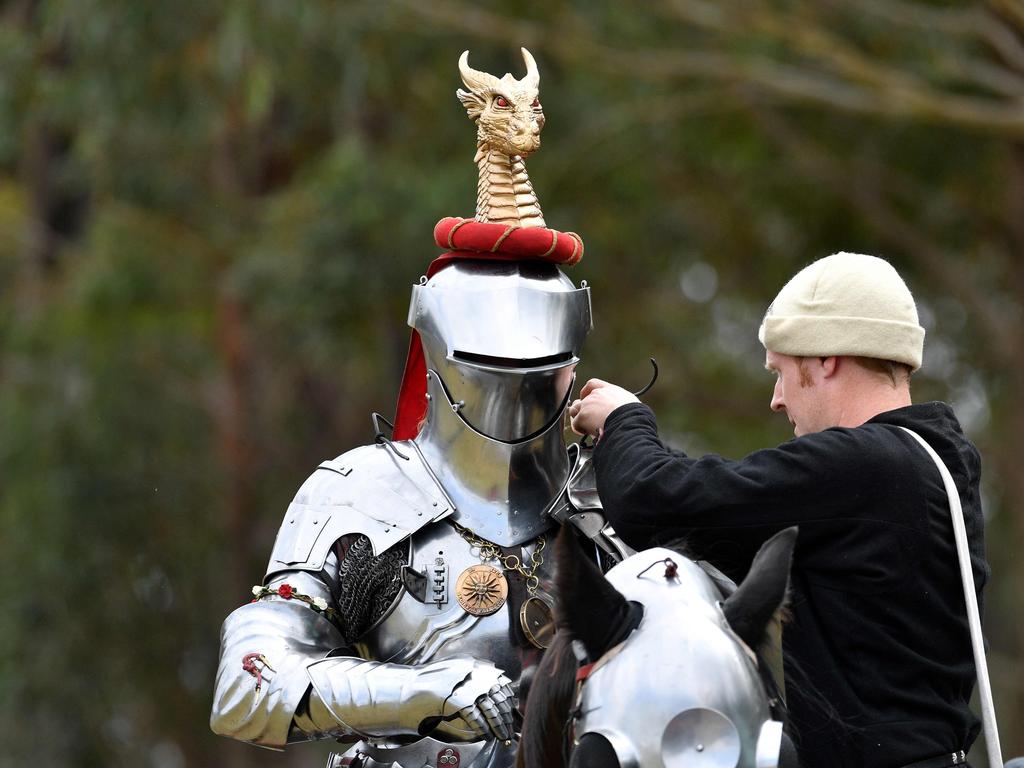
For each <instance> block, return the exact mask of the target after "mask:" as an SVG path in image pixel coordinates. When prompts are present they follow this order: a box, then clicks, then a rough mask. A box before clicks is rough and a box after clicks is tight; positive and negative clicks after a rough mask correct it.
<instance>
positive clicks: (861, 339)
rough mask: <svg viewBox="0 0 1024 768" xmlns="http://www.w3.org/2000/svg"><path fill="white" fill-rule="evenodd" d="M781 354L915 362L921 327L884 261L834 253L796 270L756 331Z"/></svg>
mask: <svg viewBox="0 0 1024 768" xmlns="http://www.w3.org/2000/svg"><path fill="white" fill-rule="evenodd" d="M757 337H758V338H759V339H760V340H761V343H762V344H763V345H764V347H765V349H768V350H771V351H773V352H778V353H780V354H783V355H794V356H803V357H812V356H813V357H824V356H831V355H857V356H861V357H874V358H878V359H880V360H893V361H895V362H898V363H906V364H907V365H909V366H910V367H911V369H912V370H915V371H916V370H917V369H918V368H920V367H921V355H922V353H923V351H924V328H922V327H921V325H920V323H919V322H918V319H917V306H916V305H915V304H914V297H913V296H911V295H910V290H909V289H908V288H907V285H906V283H904V282H903V279H902V278H901V277H900V276H899V274H898V273H897V272H896V270H895V269H893V267H892V265H891V264H889V262H887V261H884V260H883V259H879V258H876V257H874V256H865V255H863V254H860V253H834V254H832V255H831V256H826V257H825V258H824V259H819V260H818V261H815V262H814V263H812V264H810V265H809V266H807V267H805V268H804V269H802V270H801V271H800V272H798V273H797V274H796V276H794V277H793V279H792V280H790V281H789V282H788V283H786V285H785V286H784V287H783V289H782V290H781V291H779V295H778V296H776V297H775V301H773V302H772V304H771V306H770V307H768V312H767V313H766V314H765V316H764V320H763V321H762V322H761V328H760V330H759V331H758V333H757Z"/></svg>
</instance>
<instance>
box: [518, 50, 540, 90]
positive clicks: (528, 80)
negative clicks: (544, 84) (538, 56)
mask: <svg viewBox="0 0 1024 768" xmlns="http://www.w3.org/2000/svg"><path fill="white" fill-rule="evenodd" d="M519 50H520V51H522V52H523V61H525V62H526V76H525V77H524V78H523V79H522V80H520V81H519V82H521V83H523V84H524V85H529V86H530V87H531V88H537V87H539V86H540V72H539V71H538V70H537V62H536V61H534V60H533V54H531V53H530V52H529V51H528V50H526V49H525V48H520V49H519Z"/></svg>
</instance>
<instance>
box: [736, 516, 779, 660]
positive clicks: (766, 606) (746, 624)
mask: <svg viewBox="0 0 1024 768" xmlns="http://www.w3.org/2000/svg"><path fill="white" fill-rule="evenodd" d="M796 537H797V529H796V527H795V526H794V527H792V528H786V529H785V530H784V531H780V532H779V533H777V534H775V535H774V536H772V537H771V538H770V539H768V541H766V542H765V543H764V544H762V545H761V549H759V550H758V551H757V554H756V555H754V562H753V563H752V564H751V566H750V572H749V573H747V578H745V579H744V580H743V583H742V584H740V586H739V588H738V589H737V590H736V591H735V592H733V593H732V594H731V595H729V597H728V599H726V601H725V603H724V604H723V605H722V612H723V613H725V618H726V621H728V622H729V626H730V627H732V630H733V632H735V633H736V634H737V635H739V637H740V639H742V640H743V642H745V643H746V644H747V645H749V646H750V647H751V648H754V649H756V648H757V647H758V646H760V645H761V644H762V643H763V642H764V640H765V633H766V631H767V629H768V623H769V622H770V621H771V620H772V619H773V618H774V617H775V615H776V614H777V613H778V611H779V610H781V609H782V607H783V605H784V604H785V601H786V587H787V586H788V585H789V566H790V564H791V563H792V561H793V547H794V546H795V545H796Z"/></svg>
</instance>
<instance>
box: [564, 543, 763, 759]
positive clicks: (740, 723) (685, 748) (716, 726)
mask: <svg viewBox="0 0 1024 768" xmlns="http://www.w3.org/2000/svg"><path fill="white" fill-rule="evenodd" d="M666 561H671V562H672V563H674V564H675V572H674V575H670V573H671V572H669V573H667V572H666V567H665V563H666ZM607 578H608V580H609V581H610V582H611V583H612V585H613V586H614V587H615V588H616V589H617V590H618V591H619V592H621V593H622V594H623V595H624V596H625V597H626V599H627V600H630V601H635V602H637V603H640V604H641V605H642V606H643V607H644V614H643V619H642V620H641V622H640V625H639V626H638V627H637V628H636V629H635V630H634V631H633V632H632V634H630V635H629V636H628V637H627V638H626V640H625V641H623V643H621V644H620V645H618V646H615V647H614V648H612V649H611V650H610V651H609V652H608V653H606V654H605V656H604V657H602V658H601V659H600V660H598V661H597V662H596V664H595V666H594V668H593V671H592V672H591V673H590V675H589V676H588V677H587V679H586V682H585V684H584V685H583V687H582V689H581V694H580V700H579V702H578V704H579V712H580V715H579V717H578V719H577V721H576V724H575V736H576V738H577V739H580V738H582V737H583V736H584V735H586V734H588V733H595V734H600V735H601V736H603V737H604V738H605V739H607V740H608V742H609V743H610V744H611V745H612V748H613V749H614V750H615V753H616V755H617V756H618V758H619V763H620V765H621V766H622V768H661V767H662V766H664V768H683V767H684V766H685V768H701V767H703V766H706V767H707V768H712V767H714V768H726V767H728V768H774V767H775V766H776V765H777V764H778V757H779V748H780V744H781V739H782V724H781V723H779V722H777V721H774V720H772V719H771V714H770V711H769V702H768V697H767V695H766V694H765V690H764V687H763V684H762V682H761V679H760V677H759V675H758V671H757V659H756V657H755V655H754V653H753V651H751V650H750V649H749V648H748V647H747V646H745V645H744V644H743V641H742V640H740V639H739V637H737V636H736V635H735V633H733V631H732V629H731V628H730V627H729V624H728V622H727V621H726V619H725V616H724V614H723V613H722V610H721V607H720V605H721V603H720V601H721V600H722V597H723V596H722V594H721V592H720V591H719V589H718V587H717V586H716V585H715V582H714V581H713V580H712V579H711V578H710V577H709V575H708V574H707V573H706V571H705V570H704V569H703V568H701V567H700V566H698V565H697V564H696V563H693V562H691V561H690V560H687V559H685V558H683V557H680V556H679V555H678V554H677V553H675V552H672V551H670V550H667V549H649V550H645V551H643V552H641V553H639V554H636V555H633V556H632V557H630V558H628V559H626V560H624V561H623V562H621V563H619V564H618V565H616V566H615V567H614V568H612V569H611V570H610V571H609V572H608V574H607ZM673 681H675V682H673ZM694 681H700V684H699V685H694Z"/></svg>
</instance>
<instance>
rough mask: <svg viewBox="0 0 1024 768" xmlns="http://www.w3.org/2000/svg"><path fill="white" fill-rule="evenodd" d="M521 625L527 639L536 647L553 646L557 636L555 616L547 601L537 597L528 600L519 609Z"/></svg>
mask: <svg viewBox="0 0 1024 768" xmlns="http://www.w3.org/2000/svg"><path fill="white" fill-rule="evenodd" d="M519 623H520V624H521V625H522V627H523V633H524V634H525V635H526V639H527V640H529V641H530V642H531V643H533V644H534V645H535V646H537V647H538V648H547V647H548V646H549V645H551V638H552V636H553V635H554V634H555V615H554V613H553V612H552V610H551V604H550V603H548V601H547V600H545V599H544V598H542V597H537V596H536V595H535V596H533V597H531V598H528V599H527V600H526V602H524V603H523V607H522V608H520V609H519Z"/></svg>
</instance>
